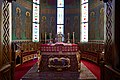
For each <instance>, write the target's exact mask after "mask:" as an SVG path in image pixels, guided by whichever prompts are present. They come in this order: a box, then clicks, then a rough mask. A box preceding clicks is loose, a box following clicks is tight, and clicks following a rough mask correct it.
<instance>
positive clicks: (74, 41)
mask: <svg viewBox="0 0 120 80" xmlns="http://www.w3.org/2000/svg"><path fill="white" fill-rule="evenodd" d="M74 34H75V32H73V43H74V42H75V37H74Z"/></svg>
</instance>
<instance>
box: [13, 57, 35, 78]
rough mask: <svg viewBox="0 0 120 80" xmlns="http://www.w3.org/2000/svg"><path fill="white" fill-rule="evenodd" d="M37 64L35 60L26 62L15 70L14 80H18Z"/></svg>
mask: <svg viewBox="0 0 120 80" xmlns="http://www.w3.org/2000/svg"><path fill="white" fill-rule="evenodd" d="M36 62H37V59H36V60H32V61H28V62H26V63H24V64H22V65H20V66H18V67H16V68H15V75H14V80H20V78H21V77H22V76H23V75H25V74H26V73H27V72H28V70H29V69H30V68H31V67H32V66H33V65H34V64H35V63H36Z"/></svg>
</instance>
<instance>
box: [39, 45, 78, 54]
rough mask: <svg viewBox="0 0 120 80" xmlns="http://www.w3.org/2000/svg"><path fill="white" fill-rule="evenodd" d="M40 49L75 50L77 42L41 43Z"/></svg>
mask: <svg viewBox="0 0 120 80" xmlns="http://www.w3.org/2000/svg"><path fill="white" fill-rule="evenodd" d="M40 50H41V51H42V52H59V51H62V52H77V51H78V46H77V44H67V43H55V44H41V46H40Z"/></svg>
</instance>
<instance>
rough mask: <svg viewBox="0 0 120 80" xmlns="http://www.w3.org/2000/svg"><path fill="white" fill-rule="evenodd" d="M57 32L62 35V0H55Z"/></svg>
mask: <svg viewBox="0 0 120 80" xmlns="http://www.w3.org/2000/svg"><path fill="white" fill-rule="evenodd" d="M57 34H62V35H64V0H57ZM62 41H64V38H62Z"/></svg>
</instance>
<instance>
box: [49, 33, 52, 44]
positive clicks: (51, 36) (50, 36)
mask: <svg viewBox="0 0 120 80" xmlns="http://www.w3.org/2000/svg"><path fill="white" fill-rule="evenodd" d="M49 35H50V43H52V42H51V38H52V33H49Z"/></svg>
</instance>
